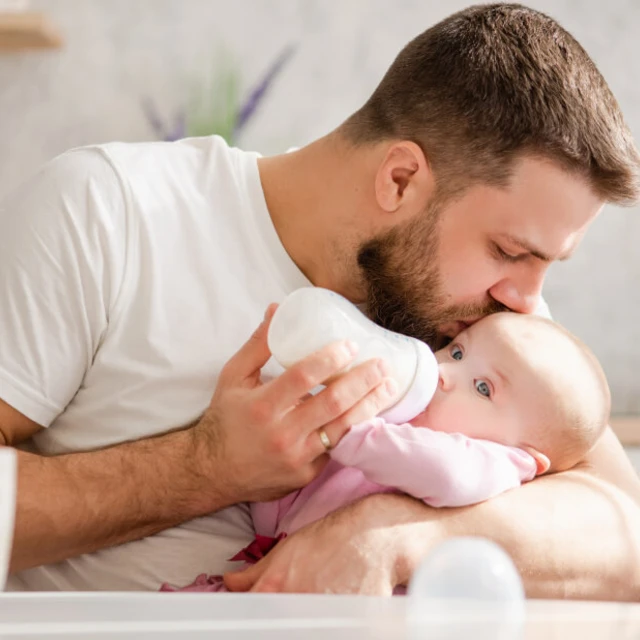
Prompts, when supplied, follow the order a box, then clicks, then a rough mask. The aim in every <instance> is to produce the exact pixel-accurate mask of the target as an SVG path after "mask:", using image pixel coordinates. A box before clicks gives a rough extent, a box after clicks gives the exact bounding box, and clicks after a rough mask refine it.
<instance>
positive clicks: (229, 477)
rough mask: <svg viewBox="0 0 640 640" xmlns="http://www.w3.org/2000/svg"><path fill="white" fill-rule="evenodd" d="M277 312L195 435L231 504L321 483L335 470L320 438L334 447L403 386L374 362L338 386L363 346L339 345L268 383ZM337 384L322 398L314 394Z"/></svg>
mask: <svg viewBox="0 0 640 640" xmlns="http://www.w3.org/2000/svg"><path fill="white" fill-rule="evenodd" d="M274 311H275V306H272V307H270V308H269V310H267V313H266V314H265V319H264V320H263V322H262V324H261V325H260V327H259V328H258V329H257V330H256V332H255V333H254V334H253V336H252V337H251V338H250V339H249V341H248V342H247V343H246V344H245V345H244V346H243V347H242V348H241V349H240V351H239V352H238V353H237V354H236V355H235V356H234V357H233V358H232V359H231V360H229V362H228V363H227V364H226V365H225V367H224V368H223V370H222V372H221V373H220V378H219V380H218V386H217V387H216V390H215V393H214V395H213V399H212V400H211V405H210V407H209V409H208V411H207V412H206V414H205V415H204V417H203V419H202V420H201V421H200V422H199V423H198V424H197V425H196V426H195V427H193V435H194V438H195V439H196V451H197V454H196V455H197V460H196V468H197V469H198V470H199V472H200V473H201V474H202V475H203V477H205V478H206V477H211V478H212V479H213V478H215V480H216V482H217V483H218V485H219V484H220V482H223V483H224V486H222V487H221V486H218V487H216V492H217V493H218V495H220V494H223V495H224V497H225V500H226V501H228V504H232V503H235V502H246V501H260V500H272V499H275V498H277V497H280V496H283V495H285V494H286V493H288V492H290V491H292V490H294V489H298V488H300V487H302V486H304V485H306V484H308V483H309V482H311V480H313V478H315V476H316V475H317V474H318V473H319V472H320V471H321V470H322V468H323V467H324V465H325V464H326V462H327V456H326V450H325V447H324V445H323V444H322V441H321V440H320V436H319V433H318V430H319V429H321V428H322V429H324V431H325V432H326V434H327V436H328V437H329V440H330V442H331V443H332V444H334V445H335V444H337V442H338V441H339V440H340V438H342V436H343V435H344V434H345V433H346V432H347V430H348V429H349V426H350V425H351V424H353V423H355V422H360V421H361V420H366V419H368V418H371V417H373V416H375V415H376V414H377V413H378V412H379V411H380V410H381V409H383V408H384V407H385V406H387V405H388V404H389V401H390V400H391V398H393V396H394V394H395V383H394V382H393V381H392V380H390V379H388V378H386V377H385V375H386V369H385V365H384V363H383V362H381V361H379V360H371V361H369V362H365V363H363V364H361V365H359V366H358V367H355V368H354V369H352V370H351V371H349V372H348V373H346V374H344V375H341V376H339V377H337V378H335V376H336V374H339V373H340V371H342V370H343V369H344V368H345V367H346V366H347V365H348V364H349V363H350V362H351V361H352V360H353V358H354V356H355V353H356V351H355V346H354V345H352V344H350V343H348V342H340V343H336V344H331V345H329V346H327V347H325V348H323V349H321V350H319V351H318V352H316V353H314V354H312V355H310V356H309V357H307V358H305V359H304V360H303V361H301V362H300V363H298V364H296V365H295V366H293V367H291V368H290V369H289V370H287V371H285V372H284V373H283V374H282V375H281V376H280V377H278V378H276V379H274V380H271V381H270V382H267V383H262V381H261V379H260V369H261V368H262V367H263V366H264V365H265V364H266V362H267V360H268V359H269V358H270V355H271V354H270V353H269V348H268V346H267V330H268V327H269V322H270V320H271V317H272V316H273V312H274ZM330 379H331V382H330V383H328V384H327V387H326V388H325V389H324V390H323V391H321V392H320V393H319V394H317V395H315V396H309V392H310V391H311V390H312V389H314V388H315V387H317V386H318V385H320V384H322V383H326V382H327V380H330Z"/></svg>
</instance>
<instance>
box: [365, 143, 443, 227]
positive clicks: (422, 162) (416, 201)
mask: <svg viewBox="0 0 640 640" xmlns="http://www.w3.org/2000/svg"><path fill="white" fill-rule="evenodd" d="M434 191H435V179H434V177H433V174H432V172H431V168H430V166H429V163H428V162H427V159H426V157H425V155H424V153H423V151H422V149H421V148H420V146H419V145H417V144H416V143H415V142H411V141H409V140H403V141H400V142H394V143H392V144H391V145H390V146H389V148H388V149H387V151H386V153H385V155H384V158H383V160H382V162H381V163H380V166H379V167H378V171H377V173H376V181H375V192H376V200H377V202H378V205H379V206H380V208H381V209H382V210H383V211H385V212H387V213H392V214H395V217H396V218H397V217H398V215H401V216H402V218H403V219H409V218H411V217H413V215H415V214H417V213H420V212H423V211H424V209H425V207H426V205H427V203H428V202H429V200H430V199H431V198H432V196H433V193H434Z"/></svg>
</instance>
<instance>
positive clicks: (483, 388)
mask: <svg viewBox="0 0 640 640" xmlns="http://www.w3.org/2000/svg"><path fill="white" fill-rule="evenodd" d="M474 384H475V385H476V391H477V392H478V393H479V394H480V395H481V396H484V397H485V398H490V397H491V387H490V386H489V384H488V383H487V382H485V381H484V380H475V381H474Z"/></svg>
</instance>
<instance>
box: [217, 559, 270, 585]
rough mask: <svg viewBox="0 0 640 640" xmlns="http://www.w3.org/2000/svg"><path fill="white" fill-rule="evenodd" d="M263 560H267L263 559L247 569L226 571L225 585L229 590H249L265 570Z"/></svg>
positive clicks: (224, 576)
mask: <svg viewBox="0 0 640 640" xmlns="http://www.w3.org/2000/svg"><path fill="white" fill-rule="evenodd" d="M263 562H266V560H262V561H261V562H259V563H258V564H254V565H252V566H250V567H247V568H246V569H240V570H239V571H229V572H227V573H225V574H224V575H223V576H222V578H223V580H224V585H225V587H227V589H229V591H237V592H239V593H244V592H245V591H249V590H250V589H251V587H253V585H254V584H255V583H256V581H257V580H258V578H259V577H260V576H261V575H262V573H263V572H264V568H263V567H262V566H261V565H262V563H263Z"/></svg>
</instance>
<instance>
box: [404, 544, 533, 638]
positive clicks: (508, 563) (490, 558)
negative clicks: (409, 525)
mask: <svg viewBox="0 0 640 640" xmlns="http://www.w3.org/2000/svg"><path fill="white" fill-rule="evenodd" d="M406 606H407V627H408V631H409V633H408V634H407V635H408V638H409V639H410V640H413V639H414V638H415V640H418V639H420V640H422V639H423V638H442V639H443V640H445V639H448V638H451V640H458V639H459V638H479V639H484V638H486V639H487V640H521V639H522V632H523V627H524V622H525V593H524V588H523V586H522V579H521V578H520V574H519V573H518V570H517V569H516V567H515V565H514V564H513V561H512V560H511V558H510V557H509V555H508V554H507V553H506V552H505V551H504V549H502V547H500V546H498V545H497V544H495V543H494V542H491V541H490V540H487V539H485V538H477V537H460V538H451V539H449V540H446V541H445V542H442V543H440V544H439V545H437V546H436V547H435V548H434V549H433V551H432V552H431V553H430V554H429V555H428V556H427V557H426V558H425V559H424V561H423V562H422V564H421V565H420V566H419V567H418V569H417V570H416V572H415V573H414V575H413V576H412V578H411V580H410V582H409V589H408V592H407V599H406Z"/></svg>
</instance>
